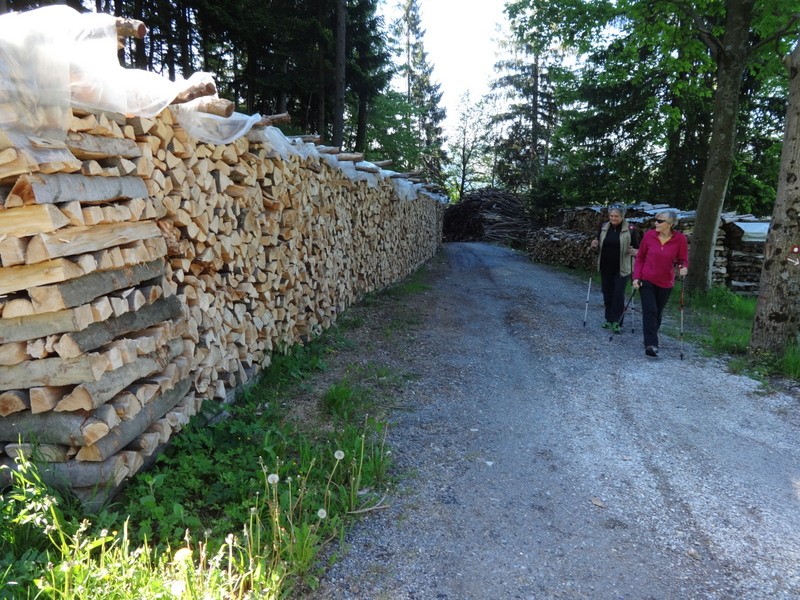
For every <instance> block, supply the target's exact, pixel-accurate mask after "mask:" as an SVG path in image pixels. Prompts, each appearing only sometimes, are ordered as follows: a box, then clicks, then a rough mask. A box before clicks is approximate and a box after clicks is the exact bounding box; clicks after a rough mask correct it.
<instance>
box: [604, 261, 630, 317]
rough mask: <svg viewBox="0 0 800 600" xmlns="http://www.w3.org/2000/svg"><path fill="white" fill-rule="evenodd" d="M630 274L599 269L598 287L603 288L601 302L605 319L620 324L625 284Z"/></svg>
mask: <svg viewBox="0 0 800 600" xmlns="http://www.w3.org/2000/svg"><path fill="white" fill-rule="evenodd" d="M628 279H630V276H628V275H625V276H622V275H620V274H619V271H614V272H611V273H604V272H603V271H600V289H602V290H603V304H604V306H605V312H606V321H608V322H609V323H619V324H620V326H622V319H623V314H622V312H623V311H624V310H625V286H626V285H627V284H628Z"/></svg>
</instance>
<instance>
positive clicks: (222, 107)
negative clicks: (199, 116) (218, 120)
mask: <svg viewBox="0 0 800 600" xmlns="http://www.w3.org/2000/svg"><path fill="white" fill-rule="evenodd" d="M235 108H236V106H235V105H234V103H233V102H231V101H230V100H227V99H225V98H201V99H200V100H198V101H197V110H198V112H202V113H207V114H209V115H216V116H218V117H223V118H225V119H227V118H228V117H230V116H231V115H232V114H233V111H234V109H235Z"/></svg>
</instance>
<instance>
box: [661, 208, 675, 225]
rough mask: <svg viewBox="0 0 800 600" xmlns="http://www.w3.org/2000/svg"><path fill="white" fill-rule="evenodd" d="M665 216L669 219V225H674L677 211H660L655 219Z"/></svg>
mask: <svg viewBox="0 0 800 600" xmlns="http://www.w3.org/2000/svg"><path fill="white" fill-rule="evenodd" d="M662 215H663V216H666V217H667V219H669V224H670V225H675V224H676V223H677V222H678V211H677V210H662V211H660V212H659V213H658V214H657V215H656V217H660V216H662Z"/></svg>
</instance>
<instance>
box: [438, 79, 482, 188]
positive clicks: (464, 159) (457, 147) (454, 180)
mask: <svg viewBox="0 0 800 600" xmlns="http://www.w3.org/2000/svg"><path fill="white" fill-rule="evenodd" d="M459 105H460V107H461V110H460V112H459V115H458V127H457V129H456V136H455V138H454V139H451V142H450V144H449V146H448V156H449V157H451V161H450V162H449V163H448V165H447V167H446V172H447V186H446V187H447V189H448V191H449V193H450V196H451V197H452V198H453V199H454V200H456V201H458V200H460V199H461V198H463V197H464V195H465V194H468V193H469V192H471V191H472V190H474V189H475V188H476V187H486V186H487V185H490V184H491V175H492V172H491V171H492V169H491V167H492V160H491V158H492V156H493V153H492V147H491V143H492V140H493V136H492V134H493V131H492V124H491V122H490V120H489V118H488V115H489V114H491V106H492V98H491V97H486V98H482V99H481V100H480V101H478V102H477V103H473V102H472V99H471V97H470V94H469V92H466V93H464V94H463V95H462V96H461V99H460V101H459ZM487 159H488V160H487Z"/></svg>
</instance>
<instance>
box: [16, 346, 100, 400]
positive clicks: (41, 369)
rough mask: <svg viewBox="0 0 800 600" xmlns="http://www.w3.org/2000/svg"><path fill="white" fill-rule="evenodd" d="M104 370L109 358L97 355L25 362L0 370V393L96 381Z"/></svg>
mask: <svg viewBox="0 0 800 600" xmlns="http://www.w3.org/2000/svg"><path fill="white" fill-rule="evenodd" d="M107 368H108V358H106V357H105V356H103V355H102V354H98V353H90V354H84V355H82V356H79V357H77V358H70V359H67V360H63V359H61V358H43V359H41V360H28V361H25V362H22V363H19V364H17V365H13V366H10V367H0V391H5V390H16V389H24V388H31V387H40V386H50V385H56V386H59V385H76V384H79V383H83V382H87V381H90V382H94V381H99V380H100V378H101V376H102V375H103V373H105V371H106V369H107Z"/></svg>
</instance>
